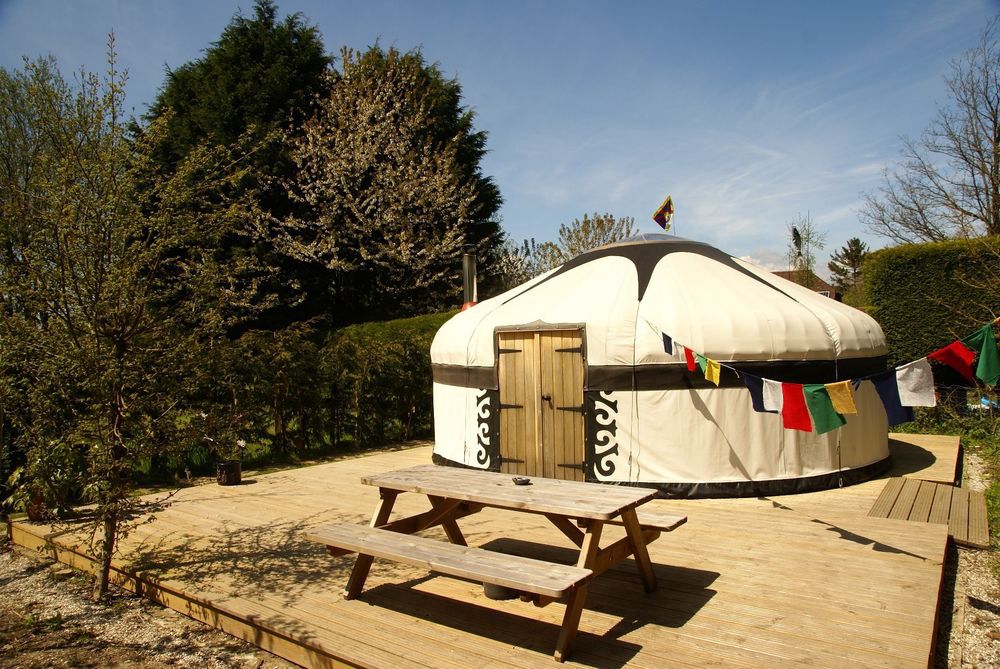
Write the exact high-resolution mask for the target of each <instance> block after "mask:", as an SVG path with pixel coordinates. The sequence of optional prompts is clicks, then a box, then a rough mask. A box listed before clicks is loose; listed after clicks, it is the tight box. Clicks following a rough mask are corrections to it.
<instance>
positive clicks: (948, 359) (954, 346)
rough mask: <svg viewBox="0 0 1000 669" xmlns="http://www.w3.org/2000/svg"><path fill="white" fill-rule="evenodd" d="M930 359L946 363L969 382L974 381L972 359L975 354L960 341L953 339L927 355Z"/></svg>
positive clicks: (974, 357)
mask: <svg viewBox="0 0 1000 669" xmlns="http://www.w3.org/2000/svg"><path fill="white" fill-rule="evenodd" d="M927 357H928V358H930V359H931V360H937V361H938V362H943V363H944V364H946V365H948V366H949V367H951V368H952V369H954V370H955V371H956V372H958V373H959V374H961V375H962V376H964V377H965V378H966V379H968V380H969V382H970V383H975V382H976V379H975V377H974V376H973V375H972V361H973V360H975V359H976V354H975V353H974V352H973V350H972V349H970V348H969V347H968V346H966V345H965V344H963V343H962V342H960V341H953V342H951V343H950V344H948V345H947V346H945V347H944V348H939V349H938V350H936V351H934V352H933V353H931V354H930V355H929V356H927Z"/></svg>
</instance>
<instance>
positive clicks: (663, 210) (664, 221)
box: [653, 195, 674, 230]
mask: <svg viewBox="0 0 1000 669" xmlns="http://www.w3.org/2000/svg"><path fill="white" fill-rule="evenodd" d="M653 220H654V221H656V222H657V223H658V224H659V226H660V227H661V228H663V229H664V230H669V229H670V222H671V221H673V220H674V201H673V200H671V199H670V196H669V195H668V196H667V199H666V200H664V201H663V204H661V205H660V208H659V209H657V210H656V212H655V213H654V214H653Z"/></svg>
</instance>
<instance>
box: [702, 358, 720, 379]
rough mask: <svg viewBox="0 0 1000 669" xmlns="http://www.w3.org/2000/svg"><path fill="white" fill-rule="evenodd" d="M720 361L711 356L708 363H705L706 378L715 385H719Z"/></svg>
mask: <svg viewBox="0 0 1000 669" xmlns="http://www.w3.org/2000/svg"><path fill="white" fill-rule="evenodd" d="M720 371H721V370H720V368H719V363H718V362H716V361H715V360H712V359H711V358H709V359H708V364H707V365H705V378H706V379H707V380H709V381H711V382H712V383H714V384H715V385H719V373H720Z"/></svg>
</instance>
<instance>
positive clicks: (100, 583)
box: [93, 511, 118, 601]
mask: <svg viewBox="0 0 1000 669" xmlns="http://www.w3.org/2000/svg"><path fill="white" fill-rule="evenodd" d="M101 530H102V535H103V536H102V537H101V542H100V551H99V555H98V559H99V564H98V569H97V574H95V577H94V592H93V597H94V601H100V600H101V599H104V597H105V596H106V595H107V594H108V585H109V584H110V579H111V556H113V555H114V554H115V539H116V537H117V535H118V513H117V512H116V511H111V512H109V513H108V514H107V515H105V516H104V518H103V519H102V520H101Z"/></svg>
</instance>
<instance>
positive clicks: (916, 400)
mask: <svg viewBox="0 0 1000 669" xmlns="http://www.w3.org/2000/svg"><path fill="white" fill-rule="evenodd" d="M896 386H897V388H898V390H899V403H900V404H902V405H903V406H904V407H932V406H936V405H937V399H936V398H935V397H934V374H933V372H931V363H929V362H927V358H920V360H916V361H914V362H911V363H909V364H908V365H903V366H902V367H897V368H896Z"/></svg>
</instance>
